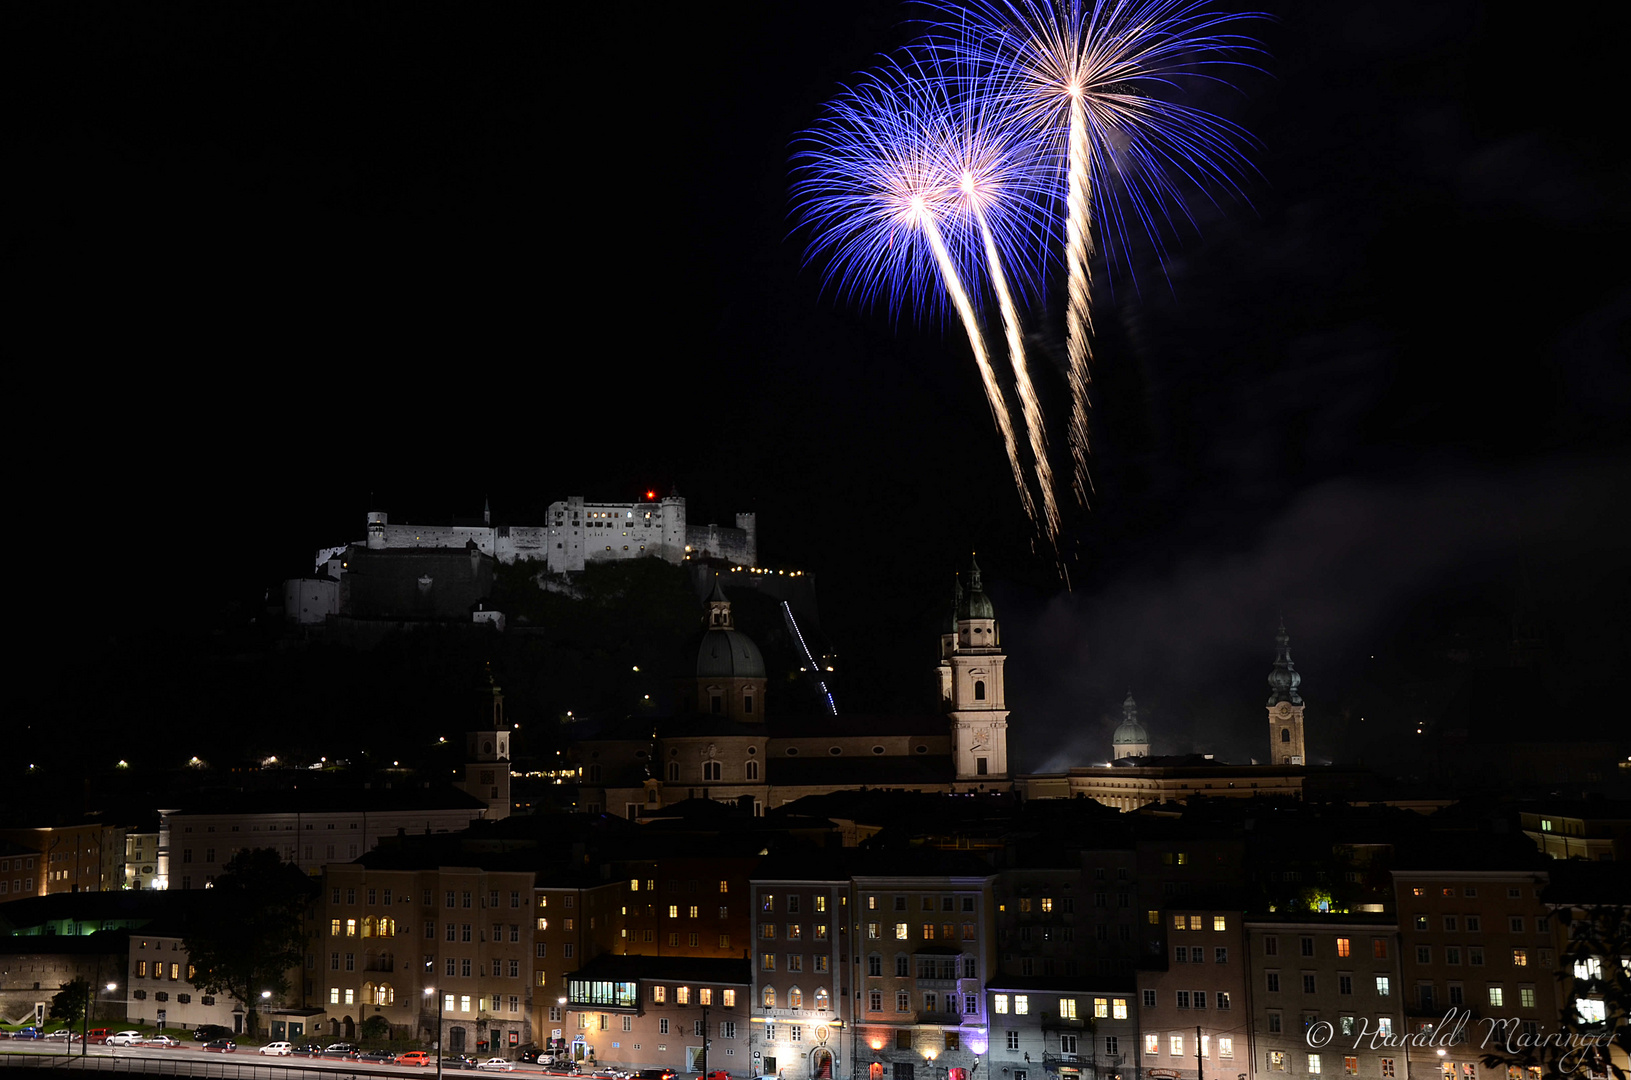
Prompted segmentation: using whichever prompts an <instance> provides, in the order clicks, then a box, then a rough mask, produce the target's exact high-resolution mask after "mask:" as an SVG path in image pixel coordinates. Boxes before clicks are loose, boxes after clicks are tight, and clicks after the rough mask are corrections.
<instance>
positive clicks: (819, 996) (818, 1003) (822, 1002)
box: [815, 986, 829, 1012]
mask: <svg viewBox="0 0 1631 1080" xmlns="http://www.w3.org/2000/svg"><path fill="white" fill-rule="evenodd" d="M815 1007H816V1009H817V1010H818V1011H820V1012H826V1011H827V1009H828V1007H829V1001H828V998H827V988H826V987H825V986H823V987H821V988H820V989H819V990H817V991H816V996H815Z"/></svg>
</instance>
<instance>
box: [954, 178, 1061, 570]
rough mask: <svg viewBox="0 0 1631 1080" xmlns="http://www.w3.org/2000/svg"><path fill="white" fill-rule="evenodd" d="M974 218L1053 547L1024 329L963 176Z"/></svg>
mask: <svg viewBox="0 0 1631 1080" xmlns="http://www.w3.org/2000/svg"><path fill="white" fill-rule="evenodd" d="M965 192H966V193H967V194H968V196H969V202H970V204H971V206H972V209H973V212H974V217H975V220H976V221H978V222H979V225H980V239H981V241H982V243H983V244H984V247H985V257H986V262H987V264H988V265H989V267H990V274H991V288H992V289H993V291H995V292H996V294H997V303H998V305H999V307H1000V309H1001V311H1002V329H1003V333H1004V334H1005V335H1006V336H1007V338H1008V359H1009V361H1010V362H1011V363H1012V365H1013V368H1014V389H1015V391H1016V393H1017V394H1018V397H1019V407H1020V411H1021V412H1022V413H1023V414H1024V416H1025V430H1026V431H1027V432H1028V433H1029V434H1030V437H1031V457H1032V458H1033V459H1034V461H1035V463H1036V485H1037V487H1038V488H1039V489H1040V490H1041V492H1042V526H1043V534H1044V535H1045V536H1046V537H1047V539H1048V542H1049V543H1050V544H1051V545H1053V546H1054V548H1055V549H1057V548H1058V545H1059V500H1058V497H1057V496H1056V495H1055V493H1054V483H1053V465H1052V464H1051V463H1050V462H1049V461H1048V433H1047V430H1046V428H1045V427H1044V426H1043V420H1042V405H1041V403H1040V402H1038V401H1037V397H1036V387H1035V386H1033V385H1032V383H1031V372H1030V365H1029V364H1028V363H1027V362H1026V359H1025V331H1024V328H1023V326H1022V325H1021V323H1020V321H1019V309H1018V307H1016V306H1015V304H1014V297H1013V294H1012V293H1011V292H1010V291H1009V289H1008V276H1007V275H1006V274H1004V273H1003V270H1002V257H1001V255H1000V254H999V253H998V251H997V242H996V239H995V238H994V237H993V236H992V235H991V226H990V225H989V224H988V223H987V221H986V217H985V210H984V208H983V207H981V205H980V201H979V194H978V191H977V189H974V187H973V184H972V183H970V182H968V181H966V180H965Z"/></svg>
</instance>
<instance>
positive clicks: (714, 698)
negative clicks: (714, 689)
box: [708, 694, 725, 716]
mask: <svg viewBox="0 0 1631 1080" xmlns="http://www.w3.org/2000/svg"><path fill="white" fill-rule="evenodd" d="M708 711H709V712H711V713H713V714H714V715H715V716H718V715H719V714H720V713H722V712H724V711H725V699H724V698H722V697H720V696H719V695H718V694H710V695H709V696H708Z"/></svg>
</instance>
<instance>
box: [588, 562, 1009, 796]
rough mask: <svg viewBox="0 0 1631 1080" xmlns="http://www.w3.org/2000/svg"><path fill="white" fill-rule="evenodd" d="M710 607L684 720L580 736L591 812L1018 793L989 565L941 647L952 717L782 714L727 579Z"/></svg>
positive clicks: (689, 651) (692, 645)
mask: <svg viewBox="0 0 1631 1080" xmlns="http://www.w3.org/2000/svg"><path fill="white" fill-rule="evenodd" d="M705 606H706V609H707V610H706V611H705V613H704V615H703V626H702V628H701V630H700V632H699V633H698V634H697V635H696V636H694V637H693V638H692V639H691V640H690V641H689V642H688V643H687V645H686V647H685V650H684V654H683V655H684V662H685V665H686V666H685V670H684V671H683V672H682V674H681V676H680V678H679V680H678V683H679V685H678V686H676V688H675V689H676V695H675V697H676V700H677V702H678V708H677V710H676V713H675V715H674V716H672V717H667V718H662V719H658V720H655V721H654V720H651V719H644V718H631V719H629V720H625V721H622V722H620V723H615V724H611V725H608V726H607V727H606V728H604V729H603V730H602V731H600V732H599V733H598V734H597V735H594V736H590V737H586V738H581V739H579V740H578V742H577V744H576V746H575V748H574V751H573V753H574V755H575V757H576V764H577V767H578V769H579V775H580V796H579V800H580V807H581V808H582V809H584V810H586V811H588V812H591V813H599V812H604V813H609V814H614V815H617V816H619V817H627V818H629V819H631V820H636V819H639V818H641V817H646V816H651V815H653V814H655V813H657V812H658V811H661V810H662V809H663V808H664V807H667V806H671V805H673V804H674V803H677V802H682V801H685V800H687V799H699V798H700V799H708V800H712V801H715V802H724V803H734V804H738V805H748V806H751V807H752V809H753V811H754V812H755V813H760V814H762V813H763V812H764V809H765V808H766V807H774V806H781V805H783V804H785V803H789V802H792V801H794V800H795V799H799V798H803V797H804V796H806V795H819V794H826V793H828V792H832V791H843V790H857V789H860V788H890V789H899V790H908V791H924V792H952V791H1006V790H1008V789H1009V787H1010V775H1009V767H1008V710H1007V705H1006V693H1005V688H1004V664H1005V662H1006V660H1007V656H1006V655H1005V654H1004V653H1003V651H1002V644H1001V634H1000V630H999V627H998V624H997V619H996V613H995V611H994V610H993V608H992V605H991V600H990V598H989V597H987V596H986V594H985V591H984V588H983V585H982V582H981V578H980V571H979V567H978V565H975V564H972V562H971V567H970V575H969V587H968V589H967V590H966V591H965V590H962V589H959V590H958V601H957V606H956V608H955V610H954V612H953V617H952V619H951V625H950V627H949V628H948V632H947V633H946V634H945V635H943V637H942V639H941V656H940V671H941V688H942V702H941V713H940V715H934V714H932V713H930V714H926V715H921V716H910V715H907V716H893V715H866V714H843V715H839V716H804V717H779V716H777V715H776V713H775V710H774V708H773V707H772V703H771V702H769V701H767V698H766V687H767V679H766V672H765V665H764V659H763V657H762V656H761V655H760V652H759V649H758V647H757V645H755V644H754V642H753V641H752V639H750V638H749V637H748V636H747V635H746V634H744V633H742V631H741V630H739V629H738V628H737V627H736V624H735V618H734V615H733V613H732V611H731V602H730V599H729V597H727V596H726V595H725V592H724V589H723V588H722V587H721V586H720V585H719V583H718V581H717V579H716V580H715V583H714V588H713V591H712V592H711V593H710V594H709V596H708V599H707V601H706V603H705Z"/></svg>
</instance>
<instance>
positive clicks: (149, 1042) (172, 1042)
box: [142, 1035, 181, 1046]
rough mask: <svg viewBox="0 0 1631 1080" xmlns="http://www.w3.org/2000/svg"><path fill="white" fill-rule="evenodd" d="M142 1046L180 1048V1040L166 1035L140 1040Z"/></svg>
mask: <svg viewBox="0 0 1631 1080" xmlns="http://www.w3.org/2000/svg"><path fill="white" fill-rule="evenodd" d="M142 1045H143V1046H180V1045H181V1040H180V1039H172V1038H171V1037H170V1036H168V1035H154V1036H152V1037H151V1038H147V1039H143V1040H142Z"/></svg>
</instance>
